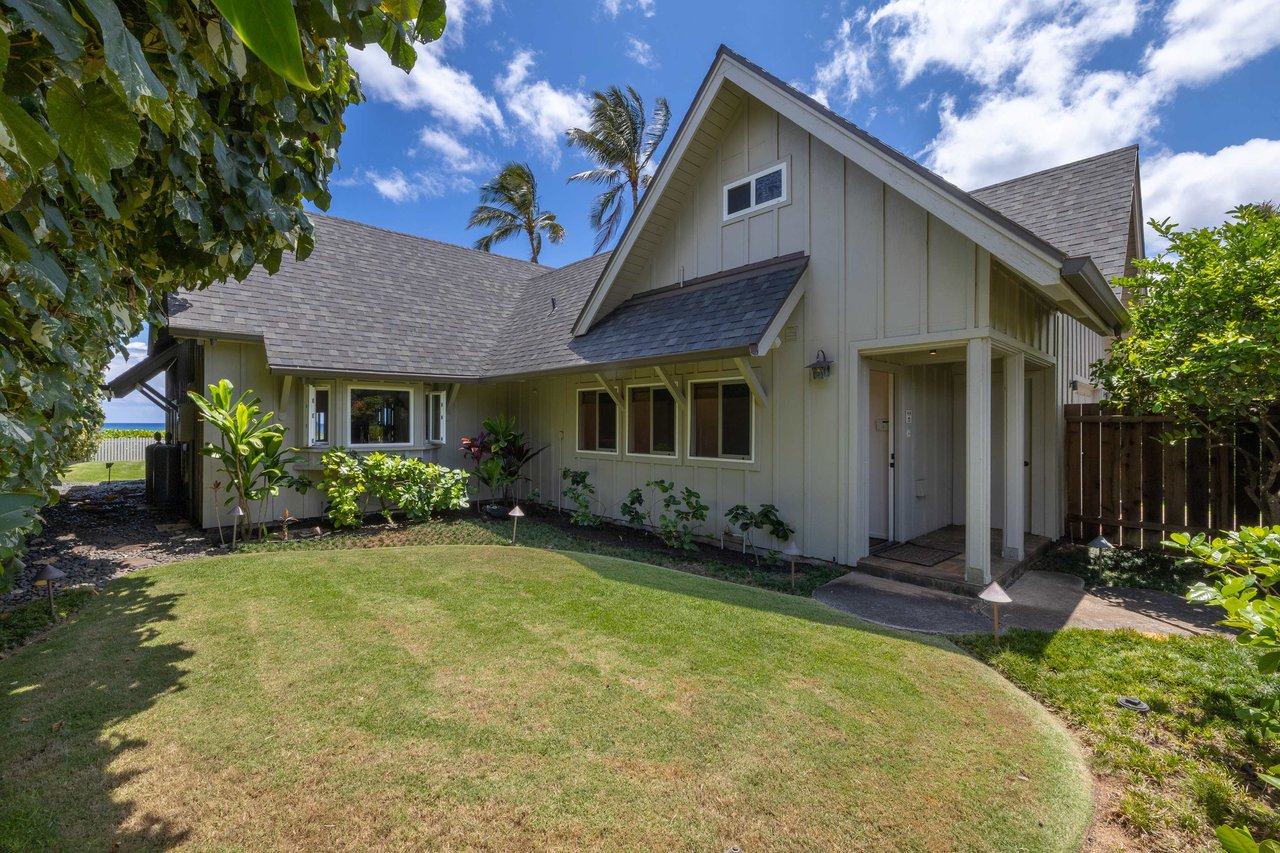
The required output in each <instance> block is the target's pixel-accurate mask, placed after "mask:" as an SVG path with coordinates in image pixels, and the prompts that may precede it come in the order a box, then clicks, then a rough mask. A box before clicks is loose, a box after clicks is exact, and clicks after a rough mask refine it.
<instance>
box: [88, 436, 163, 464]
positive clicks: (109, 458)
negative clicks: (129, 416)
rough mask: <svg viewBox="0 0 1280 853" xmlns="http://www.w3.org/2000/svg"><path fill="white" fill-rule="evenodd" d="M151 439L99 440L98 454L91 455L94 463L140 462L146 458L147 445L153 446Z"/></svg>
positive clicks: (153, 440)
mask: <svg viewBox="0 0 1280 853" xmlns="http://www.w3.org/2000/svg"><path fill="white" fill-rule="evenodd" d="M154 442H155V439H151V438H143V437H137V438H100V439H98V452H97V453H95V454H94V455H93V461H94V462H141V461H143V460H144V459H145V458H146V453H147V445H148V444H153V443H154Z"/></svg>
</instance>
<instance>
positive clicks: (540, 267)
mask: <svg viewBox="0 0 1280 853" xmlns="http://www.w3.org/2000/svg"><path fill="white" fill-rule="evenodd" d="M307 216H309V217H312V216H314V217H316V218H318V219H329V220H333V221H335V222H345V223H347V224H348V225H358V226H360V227H361V228H370V229H372V230H374V231H381V232H382V233H384V234H390V235H392V236H394V237H405V238H408V239H410V240H415V241H417V242H420V243H430V244H432V245H434V246H443V247H444V248H447V249H460V250H462V251H464V252H467V253H468V254H472V255H476V256H478V257H484V258H492V259H494V260H497V261H500V262H502V263H511V264H518V265H520V266H523V267H532V268H533V269H534V271H536V273H537V275H542V274H545V273H549V272H553V271H555V270H557V269H560V267H549V266H547V265H546V264H537V263H534V262H533V261H523V260H521V259H520V258H513V257H511V256H509V255H497V254H494V253H493V252H482V251H480V250H479V249H473V248H471V247H470V246H463V245H462V244H460V243H450V242H448V241H445V240H437V239H435V238H433V237H423V236H422V235H420V234H410V233H408V232H407V231H397V230H395V229H394V228H387V227H385V226H382V225H374V224H372V223H369V222H361V221H360V220H359V219H351V218H349V217H346V216H335V215H333V214H332V213H323V212H320V211H307ZM574 263H577V261H574ZM537 275H535V276H534V277H535V278H536V277H537Z"/></svg>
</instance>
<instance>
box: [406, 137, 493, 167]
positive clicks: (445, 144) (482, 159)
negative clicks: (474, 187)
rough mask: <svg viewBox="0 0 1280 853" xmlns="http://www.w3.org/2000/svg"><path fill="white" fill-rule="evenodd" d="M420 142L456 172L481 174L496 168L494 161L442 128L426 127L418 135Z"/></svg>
mask: <svg viewBox="0 0 1280 853" xmlns="http://www.w3.org/2000/svg"><path fill="white" fill-rule="evenodd" d="M418 141H419V142H420V143H422V145H424V146H425V147H427V148H430V149H431V150H433V151H435V152H436V153H437V154H439V155H440V156H441V157H442V158H444V163H445V166H446V167H448V168H449V169H450V170H452V171H454V172H479V171H485V170H488V169H492V168H493V166H494V162H493V160H491V159H489V158H488V157H486V156H485V155H484V154H481V153H480V152H479V151H476V150H475V149H473V148H469V147H467V146H466V145H464V144H462V143H461V142H460V141H458V139H457V137H455V136H453V135H452V134H450V133H449V132H448V131H445V130H441V129H440V128H436V127H424V128H423V129H422V131H421V132H420V133H419V134H418Z"/></svg>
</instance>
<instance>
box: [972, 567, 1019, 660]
mask: <svg viewBox="0 0 1280 853" xmlns="http://www.w3.org/2000/svg"><path fill="white" fill-rule="evenodd" d="M978 598H981V599H982V600H983V601H989V602H991V618H992V619H993V620H994V624H995V638H996V648H997V649H998V648H1000V605H1001V604H1011V603H1012V602H1013V599H1012V598H1010V597H1009V593H1007V592H1005V591H1004V587H1002V586H1000V584H998V583H996V582H995V581H992V582H991V584H990V585H989V586H988V587H987V588H986V589H984V590H983V591H982V592H980V593H979V594H978Z"/></svg>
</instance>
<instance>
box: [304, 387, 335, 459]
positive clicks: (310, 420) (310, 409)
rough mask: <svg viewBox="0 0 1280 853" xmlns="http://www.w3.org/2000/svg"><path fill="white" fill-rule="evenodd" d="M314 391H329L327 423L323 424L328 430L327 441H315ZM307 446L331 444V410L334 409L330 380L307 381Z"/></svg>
mask: <svg viewBox="0 0 1280 853" xmlns="http://www.w3.org/2000/svg"><path fill="white" fill-rule="evenodd" d="M316 391H328V392H329V411H328V413H327V415H328V423H326V424H325V426H326V427H327V428H328V430H329V438H328V440H327V441H316V438H315V435H316ZM306 399H307V447H331V446H333V410H334V406H333V404H334V393H333V383H332V382H308V383H307V398H306Z"/></svg>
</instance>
